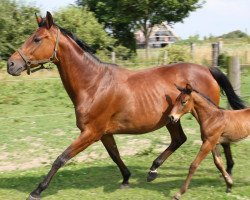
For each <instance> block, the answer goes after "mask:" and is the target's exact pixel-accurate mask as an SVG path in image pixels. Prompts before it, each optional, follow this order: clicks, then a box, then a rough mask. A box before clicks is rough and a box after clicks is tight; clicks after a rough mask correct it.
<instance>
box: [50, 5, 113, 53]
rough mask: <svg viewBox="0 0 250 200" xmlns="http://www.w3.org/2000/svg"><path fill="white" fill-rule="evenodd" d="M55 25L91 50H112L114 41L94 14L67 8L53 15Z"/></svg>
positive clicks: (72, 7) (71, 7)
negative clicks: (83, 42) (70, 33)
mask: <svg viewBox="0 0 250 200" xmlns="http://www.w3.org/2000/svg"><path fill="white" fill-rule="evenodd" d="M54 16H55V20H56V23H57V24H58V25H60V26H61V27H63V28H66V29H68V30H69V31H71V32H72V33H73V34H75V35H76V36H77V37H79V38H80V39H81V40H83V41H85V42H86V43H88V44H89V45H90V46H91V47H92V48H93V50H100V49H107V48H112V46H113V44H114V42H115V40H114V39H113V38H111V37H110V36H108V34H107V33H106V32H105V30H104V29H103V26H102V25H101V24H99V23H98V21H97V19H96V18H95V16H94V14H93V13H92V12H90V11H88V10H86V9H84V10H82V9H81V8H79V7H75V6H68V7H66V8H64V9H61V10H60V11H58V12H56V13H55V14H54Z"/></svg>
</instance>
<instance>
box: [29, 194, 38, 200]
mask: <svg viewBox="0 0 250 200" xmlns="http://www.w3.org/2000/svg"><path fill="white" fill-rule="evenodd" d="M27 200H41V197H40V196H37V197H34V196H32V195H31V194H30V196H29V197H28V198H27Z"/></svg>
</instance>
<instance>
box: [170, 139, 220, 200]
mask: <svg viewBox="0 0 250 200" xmlns="http://www.w3.org/2000/svg"><path fill="white" fill-rule="evenodd" d="M214 146H215V144H213V143H211V142H210V141H208V140H206V141H205V142H204V143H203V144H202V146H201V149H200V151H199V153H198V154H197V156H196V158H195V160H194V161H193V162H192V164H191V165H190V168H189V173H188V176H187V178H186V180H185V182H184V184H183V185H182V187H181V189H180V191H179V192H178V193H176V195H175V196H174V197H173V199H172V200H179V199H180V198H181V195H182V194H184V193H185V192H186V191H187V189H188V186H189V184H190V181H191V179H192V176H193V174H194V172H195V171H196V169H197V168H198V166H199V165H200V163H201V161H202V160H203V159H204V158H205V157H206V156H207V154H208V153H209V152H210V151H211V150H212V149H213V148H214Z"/></svg>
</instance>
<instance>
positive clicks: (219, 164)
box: [212, 146, 233, 192]
mask: <svg viewBox="0 0 250 200" xmlns="http://www.w3.org/2000/svg"><path fill="white" fill-rule="evenodd" d="M212 153H213V158H214V163H215V165H216V167H217V168H218V169H219V171H220V172H221V174H222V176H223V177H224V179H225V182H226V184H227V192H231V188H232V185H233V180H232V178H231V176H230V175H229V174H228V173H227V171H226V170H225V168H224V165H223V162H222V159H221V156H220V151H219V149H218V147H217V146H216V147H215V148H214V149H213V150H212Z"/></svg>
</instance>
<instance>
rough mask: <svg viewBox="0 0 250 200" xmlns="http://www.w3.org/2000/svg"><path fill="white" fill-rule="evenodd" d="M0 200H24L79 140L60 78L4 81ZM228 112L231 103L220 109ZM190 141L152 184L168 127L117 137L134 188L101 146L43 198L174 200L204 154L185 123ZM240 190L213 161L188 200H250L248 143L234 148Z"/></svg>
mask: <svg viewBox="0 0 250 200" xmlns="http://www.w3.org/2000/svg"><path fill="white" fill-rule="evenodd" d="M249 77H250V71H248V70H244V73H242V88H241V91H242V96H243V97H244V96H246V97H245V98H244V99H245V100H246V102H248V105H250V104H249V102H250V98H249V96H247V95H249V94H250V84H249V83H250V78H249ZM0 86H1V89H0V94H1V95H0V111H1V112H0V150H1V154H0V199H5V200H13V199H15V200H19V199H20V200H21V199H25V198H27V197H28V194H29V193H30V192H31V191H32V190H33V189H34V188H35V187H36V186H37V184H38V183H39V182H40V181H41V180H42V177H44V176H45V175H46V174H47V172H48V170H49V169H50V166H51V164H52V163H53V161H54V160H55V158H56V157H57V156H58V155H59V154H60V153H61V152H62V151H63V150H64V149H65V148H66V147H67V146H68V145H69V144H70V143H71V142H72V141H73V140H74V139H75V138H76V137H77V136H78V134H79V131H78V129H77V128H76V126H75V115H74V110H73V105H72V103H71V102H70V100H69V98H68V96H67V94H66V92H65V90H64V88H63V86H62V83H61V81H60V79H59V77H58V75H57V72H39V73H36V74H34V75H32V76H21V77H10V76H5V75H4V76H2V75H1V80H0ZM221 106H222V107H225V106H226V103H225V100H223V101H222V103H221ZM182 124H183V127H184V130H185V132H186V134H187V137H188V140H187V142H186V143H185V144H184V145H183V146H182V147H181V148H180V149H178V150H177V151H176V152H175V153H174V154H173V155H172V156H170V158H169V159H167V161H166V162H165V163H164V164H163V165H162V166H161V167H160V169H159V170H158V172H159V177H158V178H157V179H156V180H155V181H153V182H151V183H147V182H146V177H147V173H148V170H149V167H150V166H151V164H152V161H153V160H154V159H155V158H156V157H157V156H158V155H159V154H160V152H162V151H163V150H164V149H165V148H166V147H167V146H168V144H169V142H170V138H169V134H168V131H167V130H166V129H165V128H162V129H160V130H158V131H155V132H153V133H148V134H144V135H134V136H131V135H119V136H115V138H116V140H117V145H118V148H119V150H120V153H121V156H122V158H123V160H124V161H125V163H126V165H127V166H128V167H129V169H130V171H131V172H132V176H131V179H130V183H131V188H130V189H119V186H120V183H121V181H122V177H121V175H120V171H119V169H118V168H117V167H116V165H115V164H114V163H113V161H112V160H111V158H109V156H108V153H107V152H106V150H105V149H104V147H103V146H102V144H101V142H97V143H95V144H94V145H92V146H90V147H89V148H87V149H86V150H85V151H83V152H81V153H80V154H79V155H78V156H76V157H75V158H74V159H72V160H71V161H70V162H69V163H68V164H67V165H66V166H64V167H63V168H62V169H60V171H59V172H58V173H57V174H56V176H55V178H54V179H53V180H52V183H51V184H50V187H49V188H48V189H47V190H46V191H45V192H44V193H43V194H42V199H44V200H53V199H54V200H57V199H60V200H61V199H62V200H71V199H72V200H73V199H85V200H90V199H96V200H99V199H100V200H101V199H109V200H110V199H116V200H117V199H119V200H126V199H135V200H137V199H138V200H139V199H143V200H151V199H159V200H160V199H170V197H171V196H173V195H174V194H175V193H176V192H177V191H178V190H179V187H180V186H181V185H182V183H183V181H184V179H185V178H186V175H187V173H188V169H189V165H190V163H191V162H192V160H193V159H194V157H195V156H196V154H197V152H198V150H199V147H200V134H199V127H198V124H197V123H196V121H195V120H194V118H193V117H191V116H186V117H184V118H183V119H182ZM232 152H233V157H234V161H235V167H234V169H233V176H234V186H233V189H232V193H231V194H226V193H225V189H226V186H225V183H224V180H223V179H222V178H221V177H220V173H219V171H218V170H217V168H216V167H215V166H214V164H213V160H212V156H211V155H209V156H208V157H207V158H206V159H205V160H204V161H203V163H202V164H201V166H200V167H199V169H198V170H197V172H196V174H195V175H194V177H193V180H192V182H191V184H190V189H189V190H188V191H187V193H186V194H185V195H183V197H182V199H183V200H190V199H204V200H205V199H213V200H214V199H216V200H222V199H230V200H236V199H238V200H243V199H244V200H246V199H250V169H249V165H250V161H249V159H248V158H249V156H250V153H249V152H250V140H245V141H242V142H240V143H236V144H233V145H232Z"/></svg>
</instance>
